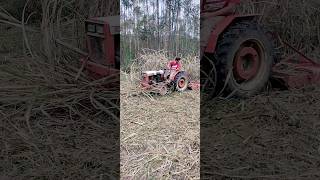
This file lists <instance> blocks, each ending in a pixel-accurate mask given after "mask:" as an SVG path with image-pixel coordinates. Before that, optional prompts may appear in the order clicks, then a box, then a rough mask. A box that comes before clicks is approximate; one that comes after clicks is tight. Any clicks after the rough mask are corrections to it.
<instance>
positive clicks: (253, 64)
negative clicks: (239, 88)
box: [234, 47, 260, 81]
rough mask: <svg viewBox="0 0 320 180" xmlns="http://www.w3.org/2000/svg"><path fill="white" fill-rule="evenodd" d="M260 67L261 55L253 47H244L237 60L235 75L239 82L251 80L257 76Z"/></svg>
mask: <svg viewBox="0 0 320 180" xmlns="http://www.w3.org/2000/svg"><path fill="white" fill-rule="evenodd" d="M259 66H260V57H259V53H258V52H257V51H256V50H255V49H254V48H252V47H243V48H242V49H241V50H240V51H239V52H238V54H237V56H236V58H235V62H234V75H235V77H236V79H237V80H241V81H246V80H250V79H252V78H254V77H255V76H256V75H257V73H258V70H259Z"/></svg>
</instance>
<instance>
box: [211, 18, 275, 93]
mask: <svg viewBox="0 0 320 180" xmlns="http://www.w3.org/2000/svg"><path fill="white" fill-rule="evenodd" d="M271 42H272V41H271V40H269V39H268V36H267V35H266V33H265V31H264V30H263V29H262V28H261V27H259V26H258V25H257V24H254V23H253V22H251V21H240V22H238V23H236V24H234V25H232V26H230V27H229V28H228V29H227V30H226V32H224V34H223V35H222V36H221V37H220V39H219V41H218V46H217V49H216V53H215V59H216V60H217V62H216V69H217V76H218V77H217V87H220V88H222V89H220V91H221V90H223V92H224V94H225V95H228V96H237V97H249V96H252V95H254V94H257V93H258V92H260V91H262V90H263V89H264V87H265V86H266V84H267V83H268V81H269V77H270V74H271V67H272V64H273V57H274V56H273V49H272V43H271Z"/></svg>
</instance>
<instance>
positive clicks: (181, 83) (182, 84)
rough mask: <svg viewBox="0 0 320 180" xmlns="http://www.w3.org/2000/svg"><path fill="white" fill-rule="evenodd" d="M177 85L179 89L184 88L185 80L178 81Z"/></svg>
mask: <svg viewBox="0 0 320 180" xmlns="http://www.w3.org/2000/svg"><path fill="white" fill-rule="evenodd" d="M178 85H179V87H180V88H182V87H184V86H185V80H184V79H180V81H179V82H178Z"/></svg>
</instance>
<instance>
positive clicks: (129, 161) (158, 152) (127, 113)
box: [120, 50, 200, 179]
mask: <svg viewBox="0 0 320 180" xmlns="http://www.w3.org/2000/svg"><path fill="white" fill-rule="evenodd" d="M196 59H197V58H196V57H182V63H183V67H185V69H186V70H187V71H188V72H192V73H193V74H192V75H193V76H191V78H193V79H197V78H198V77H199V73H198V72H197V70H196V68H197V67H198V66H199V63H198V62H197V61H196ZM167 62H168V58H167V57H166V55H165V52H158V51H153V50H146V51H145V53H142V54H141V55H140V56H139V58H138V59H136V60H135V63H134V64H133V65H132V66H131V71H130V72H123V74H122V75H121V106H120V107H121V114H120V123H121V177H122V178H123V179H153V178H160V177H161V178H163V179H199V176H200V173H199V172H200V93H199V91H186V92H183V93H178V92H174V93H172V94H170V95H168V96H157V95H152V96H151V95H150V94H148V93H144V92H141V90H139V88H137V85H138V82H139V78H140V77H139V72H140V71H143V70H157V69H161V68H162V67H164V65H165V64H166V63H167ZM137 67H139V68H137ZM138 69H139V70H138Z"/></svg>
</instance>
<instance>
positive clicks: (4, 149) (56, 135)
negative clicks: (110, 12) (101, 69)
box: [0, 0, 119, 179]
mask: <svg viewBox="0 0 320 180" xmlns="http://www.w3.org/2000/svg"><path fill="white" fill-rule="evenodd" d="M30 2H31V1H30ZM32 2H33V1H32ZM81 2H85V1H56V0H44V1H41V5H42V6H41V7H42V8H43V12H45V13H47V14H46V15H44V16H42V17H43V19H42V21H40V22H41V24H32V27H31V26H30V25H25V24H27V19H28V18H27V17H28V16H29V14H24V16H25V23H23V22H20V21H19V20H17V19H21V18H20V17H18V18H14V17H13V16H11V15H10V14H9V13H8V12H6V11H5V10H4V9H0V22H1V23H4V24H6V26H5V27H8V26H9V25H10V28H11V29H9V32H8V31H7V30H8V29H2V27H3V24H1V35H0V37H1V40H5V41H1V42H0V162H1V163H0V178H1V179H4V178H10V179H111V178H110V177H111V176H113V177H117V176H118V175H119V166H118V165H119V164H118V163H119V149H118V147H119V131H118V129H119V87H116V86H115V87H114V88H113V89H111V88H109V89H108V90H106V89H105V88H103V87H102V85H104V84H108V83H111V82H117V81H119V79H117V78H115V77H106V78H104V79H101V80H99V81H94V80H92V79H90V78H89V77H87V76H86V75H85V74H84V73H81V74H80V77H79V78H76V77H77V74H78V71H79V68H80V66H79V56H76V55H74V54H72V53H71V52H70V51H67V50H65V49H62V48H59V47H57V46H56V44H55V43H54V40H55V39H57V38H59V39H63V40H64V41H67V42H69V43H72V44H73V45H74V46H77V42H78V41H79V39H82V38H79V37H83V36H84V35H83V34H81V32H82V31H83V27H84V26H83V20H84V19H85V16H86V14H92V12H86V13H80V12H81V11H82V10H85V9H88V8H87V7H84V8H83V9H81V8H77V7H78V6H77V3H81ZM90 2H91V1H90ZM96 2H98V1H96ZM100 2H101V3H103V2H105V3H104V4H107V3H110V2H111V1H100ZM87 3H89V1H87ZM101 3H97V4H91V5H90V8H89V9H90V11H91V10H93V9H94V6H95V7H96V8H100V5H101ZM78 5H79V6H80V5H81V4H78ZM30 6H31V4H29V5H28V6H26V8H28V9H29V8H34V7H30ZM75 7H76V8H75ZM48 9H50V10H51V11H47V10H48ZM62 9H63V11H62V12H63V13H61V10H62ZM89 9H88V11H89ZM37 10H38V12H39V11H40V12H41V9H37ZM70 10H72V12H73V13H70V14H68V13H66V12H69V11H70ZM101 10H102V9H100V11H99V10H96V11H99V12H96V13H97V14H100V13H101V14H107V13H106V12H104V13H102V11H101ZM51 13H52V14H51ZM66 14H67V15H66ZM13 29H14V30H13ZM31 29H32V33H31V32H30V30H31ZM66 29H68V30H69V31H65V30H66ZM77 29H81V30H82V31H81V32H78V31H76V30H77ZM72 30H74V31H73V32H72ZM8 34H9V35H10V36H7V35H8ZM34 36H36V38H33V37H34ZM14 37H17V38H14ZM77 38H78V40H77ZM40 39H42V40H43V41H40ZM5 42H10V43H6V44H4V43H5ZM8 45H10V46H11V47H9V46H8ZM17 47H22V48H19V49H22V52H21V51H20V50H18V48H17ZM39 47H42V48H39ZM1 49H3V52H1ZM76 79H77V80H76ZM118 84H119V83H118Z"/></svg>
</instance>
